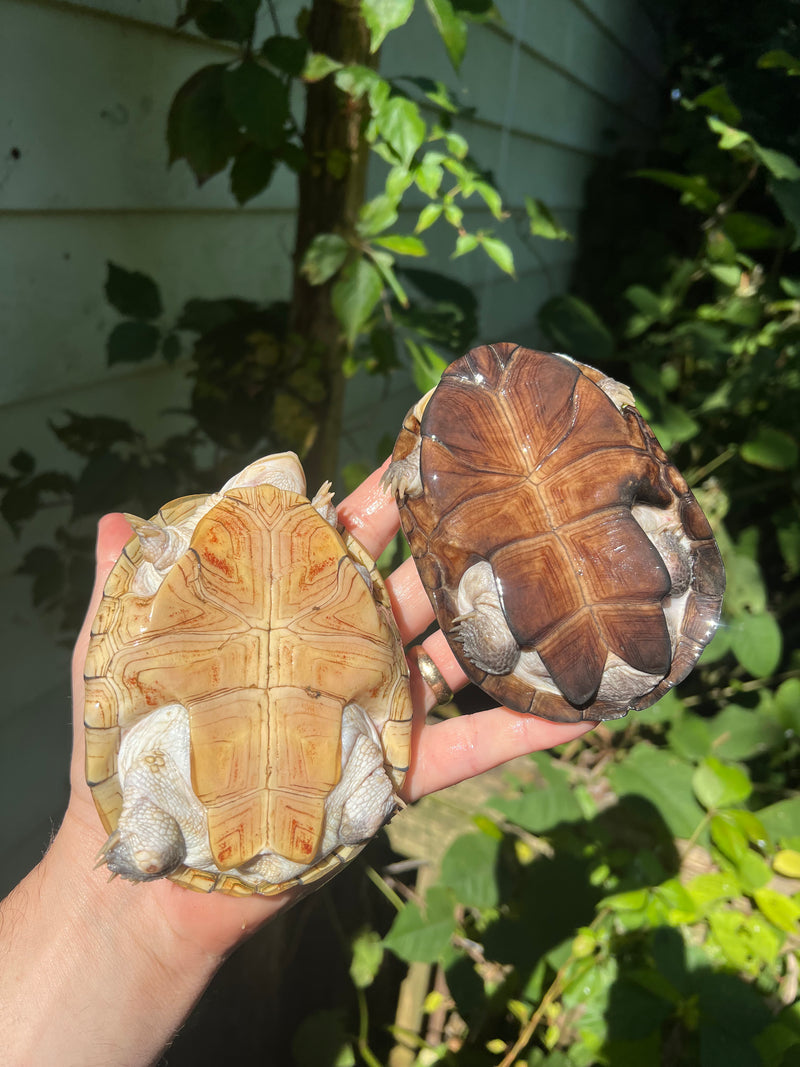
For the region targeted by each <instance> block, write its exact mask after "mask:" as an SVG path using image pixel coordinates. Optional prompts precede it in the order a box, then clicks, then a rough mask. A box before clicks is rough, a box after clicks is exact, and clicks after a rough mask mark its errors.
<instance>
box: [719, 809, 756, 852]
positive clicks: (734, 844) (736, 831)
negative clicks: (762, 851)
mask: <svg viewBox="0 0 800 1067" xmlns="http://www.w3.org/2000/svg"><path fill="white" fill-rule="evenodd" d="M729 814H730V813H729V812H723V813H721V814H719V815H715V816H714V817H713V818H712V819H711V824H710V830H711V840H712V841H713V842H714V844H715V845H716V846H717V848H718V849H719V850H720V852H721V853H722V855H723V856H726V857H727V858H728V859H729V860H730V861H731V862H732V863H737V864H738V863H739V861H740V860H741V859H742V857H743V856H745V855H746V854H747V853H748V852H749V851H750V845H749V843H748V840H747V837H746V836H745V835H744V834H743V833H742V830H741V828H740V827H739V826H737V825H736V823H735V822H734V821H733V820H732V819H731V818H729V817H728V816H729Z"/></svg>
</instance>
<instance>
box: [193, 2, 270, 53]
mask: <svg viewBox="0 0 800 1067" xmlns="http://www.w3.org/2000/svg"><path fill="white" fill-rule="evenodd" d="M258 5H259V0H188V2H187V4H186V8H185V10H184V12H183V14H182V15H181V16H180V17H179V18H178V26H179V27H181V26H184V25H185V24H186V23H187V22H190V21H192V20H194V22H195V24H196V26H197V28H198V30H200V32H201V33H204V34H205V35H206V37H211V38H212V39H213V40H215V41H236V42H237V43H238V42H242V41H246V40H247V38H248V37H250V36H251V34H252V32H253V26H254V24H255V15H256V11H257V10H258Z"/></svg>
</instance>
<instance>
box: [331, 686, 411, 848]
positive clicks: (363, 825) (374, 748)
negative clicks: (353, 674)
mask: <svg viewBox="0 0 800 1067" xmlns="http://www.w3.org/2000/svg"><path fill="white" fill-rule="evenodd" d="M384 761H385V757H384V753H383V747H382V746H381V742H380V738H379V737H378V733H377V730H376V729H375V726H374V724H373V722H372V719H370V717H369V715H368V714H367V713H366V711H364V709H363V708H361V707H360V706H359V705H358V704H348V705H347V706H346V707H345V709H344V714H343V716H342V777H341V778H340V779H339V782H338V783H337V785H336V786H335V788H334V789H333V790H332V791H331V794H330V796H329V798H328V801H327V803H326V805H325V822H326V826H325V842H324V844H325V846H326V847H327V846H328V837H329V834H335V835H336V841H335V845H357V844H359V843H360V842H361V841H366V840H367V839H368V838H370V837H372V835H373V834H375V833H377V832H378V830H379V829H380V828H381V826H383V824H384V823H385V822H386V821H387V820H388V819H389V818H390V817H391V816H392V815H393V814H394V812H395V811H396V810H397V807H398V801H397V798H396V797H395V792H394V785H393V784H392V780H391V778H390V777H389V775H388V774H387V773H386V768H385V766H384ZM331 847H335V846H334V845H331Z"/></svg>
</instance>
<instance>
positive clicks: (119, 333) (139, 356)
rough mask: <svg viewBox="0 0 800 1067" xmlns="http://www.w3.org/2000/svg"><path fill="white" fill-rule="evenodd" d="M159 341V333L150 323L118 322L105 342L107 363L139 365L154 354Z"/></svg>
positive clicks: (132, 320) (129, 320)
mask: <svg viewBox="0 0 800 1067" xmlns="http://www.w3.org/2000/svg"><path fill="white" fill-rule="evenodd" d="M160 340H161V332H160V330H159V329H158V327H157V326H154V325H153V324H152V323H151V322H138V321H136V320H134V319H128V320H127V321H126V322H119V323H117V325H116V326H115V327H114V329H113V330H112V331H111V333H110V334H109V335H108V340H107V342H106V356H107V358H108V363H109V365H111V364H114V363H141V362H142V361H143V360H145V359H150V357H151V356H154V355H155V354H156V352H157V351H158V343H159V341H160Z"/></svg>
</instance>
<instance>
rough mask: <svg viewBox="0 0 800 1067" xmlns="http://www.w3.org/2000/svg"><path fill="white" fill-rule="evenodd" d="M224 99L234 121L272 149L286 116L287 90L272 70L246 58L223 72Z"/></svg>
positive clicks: (281, 132) (287, 110)
mask: <svg viewBox="0 0 800 1067" xmlns="http://www.w3.org/2000/svg"><path fill="white" fill-rule="evenodd" d="M225 100H226V103H227V105H228V109H229V111H230V113H231V115H232V116H233V117H234V119H235V120H236V122H238V123H239V125H240V126H241V127H242V129H243V130H245V131H246V132H247V133H248V134H249V135H250V136H251V137H252V138H253V140H254V141H256V142H257V143H258V144H260V145H262V146H263V147H265V148H275V147H277V145H279V144H280V143H281V141H282V140H283V137H284V125H285V123H286V120H287V119H288V117H289V91H288V89H287V87H286V85H285V84H284V83H283V82H282V81H281V79H280V78H279V77H278V76H277V75H276V74H273V73H272V71H271V70H267V68H266V67H264V66H262V65H261V64H260V63H256V62H255V61H254V60H252V59H246V60H244V61H243V62H242V63H240V64H239V66H238V67H234V69H233V70H227V71H226V72H225Z"/></svg>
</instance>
